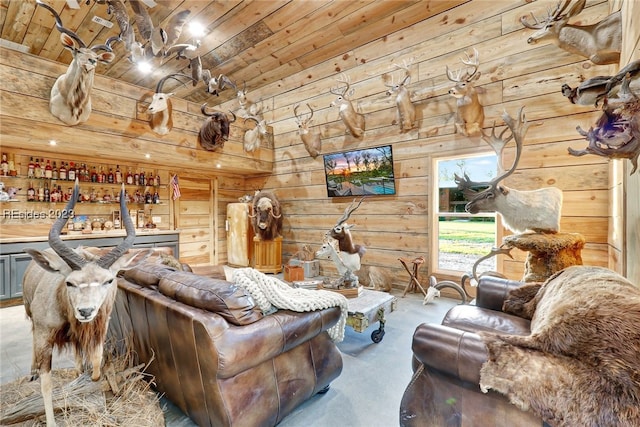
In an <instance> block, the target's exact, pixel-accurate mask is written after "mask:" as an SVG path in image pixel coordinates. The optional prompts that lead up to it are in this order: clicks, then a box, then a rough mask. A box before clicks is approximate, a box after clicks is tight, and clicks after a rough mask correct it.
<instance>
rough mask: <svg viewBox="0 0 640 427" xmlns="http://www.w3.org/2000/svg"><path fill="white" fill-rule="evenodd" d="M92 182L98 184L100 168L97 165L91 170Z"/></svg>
mask: <svg viewBox="0 0 640 427" xmlns="http://www.w3.org/2000/svg"><path fill="white" fill-rule="evenodd" d="M91 182H98V168H97V167H96V165H93V167H92V168H91Z"/></svg>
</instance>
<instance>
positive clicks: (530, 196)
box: [455, 108, 562, 233]
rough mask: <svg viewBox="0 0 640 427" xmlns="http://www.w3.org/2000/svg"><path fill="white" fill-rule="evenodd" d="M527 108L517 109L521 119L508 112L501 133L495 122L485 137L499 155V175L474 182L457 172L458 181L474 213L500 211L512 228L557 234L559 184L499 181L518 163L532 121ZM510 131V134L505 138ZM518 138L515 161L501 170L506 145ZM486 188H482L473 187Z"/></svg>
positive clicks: (560, 206) (518, 231)
mask: <svg viewBox="0 0 640 427" xmlns="http://www.w3.org/2000/svg"><path fill="white" fill-rule="evenodd" d="M523 110H524V108H521V109H520V111H519V112H518V118H517V119H515V120H514V119H513V118H512V117H511V116H509V114H507V113H506V112H505V113H504V114H503V115H502V119H503V120H504V122H505V123H506V124H507V127H506V128H505V129H503V130H502V132H501V133H500V135H499V136H497V135H496V132H495V131H496V129H495V124H494V126H493V129H492V131H491V136H489V137H486V136H483V140H484V141H485V142H486V143H487V144H489V145H490V146H491V147H492V148H493V149H494V151H495V152H496V155H497V156H498V168H499V170H498V176H497V177H495V178H494V179H492V180H491V181H489V182H473V181H471V180H470V179H469V177H468V176H467V175H466V174H465V175H464V177H460V176H458V175H457V174H456V176H455V181H456V183H457V184H458V188H459V189H461V190H462V192H463V193H464V195H465V198H467V200H469V203H467V204H466V206H465V210H466V211H467V212H469V213H472V214H475V213H478V212H480V211H484V212H498V213H499V214H500V215H501V216H502V219H503V220H504V224H505V226H506V227H507V228H509V229H510V230H511V231H513V232H516V233H521V232H524V231H526V230H533V231H536V232H543V233H556V232H558V231H559V230H560V214H561V212H560V211H561V209H562V191H561V190H560V189H558V188H556V187H545V188H540V189H538V190H530V191H519V190H515V189H513V188H509V187H507V186H505V185H502V184H500V182H501V181H503V180H504V179H505V178H507V177H508V176H509V175H511V174H512V173H513V172H514V171H515V170H516V167H517V166H518V162H519V161H520V155H521V154H522V145H523V140H524V136H525V134H526V133H527V130H528V129H529V124H528V123H527V122H526V120H525V117H524V112H523ZM507 131H510V132H511V134H510V135H509V136H507V137H505V134H506V132H507ZM512 139H513V140H515V144H516V156H515V159H514V161H513V164H512V165H511V167H510V168H509V170H507V171H506V172H504V170H503V169H502V152H503V150H504V148H505V146H506V145H507V144H508V143H509V142H510V141H511V140H512ZM479 187H483V188H484V187H486V188H485V189H484V190H482V191H476V190H474V188H479Z"/></svg>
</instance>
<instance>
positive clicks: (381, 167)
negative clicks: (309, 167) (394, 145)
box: [324, 145, 396, 197]
mask: <svg viewBox="0 0 640 427" xmlns="http://www.w3.org/2000/svg"><path fill="white" fill-rule="evenodd" d="M324 172H325V177H326V181H327V194H328V195H329V197H343V196H369V195H370V196H382V195H392V194H396V184H395V181H394V178H393V152H392V150H391V145H385V146H382V147H374V148H364V149H360V150H351V151H343V152H341V153H333V154H325V155H324Z"/></svg>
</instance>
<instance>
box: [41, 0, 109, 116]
mask: <svg viewBox="0 0 640 427" xmlns="http://www.w3.org/2000/svg"><path fill="white" fill-rule="evenodd" d="M36 4H37V5H39V6H42V7H44V8H45V9H47V10H48V11H49V12H51V13H52V14H53V16H54V18H55V20H56V28H57V29H58V31H60V33H61V34H60V41H61V42H62V45H63V46H64V48H65V49H67V50H69V51H70V52H71V54H72V55H73V60H72V61H71V63H70V64H69V68H67V72H66V73H64V74H63V75H61V76H60V77H58V79H57V80H56V82H55V83H54V84H53V87H52V88H51V98H50V99H49V110H50V111H51V114H53V116H55V117H57V118H58V119H59V120H60V121H62V122H64V123H66V124H68V125H71V126H73V125H77V124H79V123H84V122H86V121H87V120H89V115H91V89H92V87H93V77H94V75H95V71H96V65H97V64H98V62H102V63H104V64H107V63H109V62H111V61H113V59H114V58H115V54H114V53H113V52H112V50H111V44H112V43H113V42H114V41H116V40H118V39H119V38H118V37H111V38H109V39H108V40H107V42H106V43H105V44H101V45H96V46H92V47H91V48H87V46H86V44H85V43H84V42H83V41H82V39H80V37H79V36H78V35H77V34H76V33H74V32H73V31H71V30H69V29H67V28H65V27H64V26H63V25H62V20H61V19H60V15H58V13H57V12H56V11H55V10H54V9H53V8H52V7H51V6H49V5H48V4H46V3H43V2H42V1H41V0H37V1H36ZM101 50H104V51H106V52H102V53H98V52H99V51H101Z"/></svg>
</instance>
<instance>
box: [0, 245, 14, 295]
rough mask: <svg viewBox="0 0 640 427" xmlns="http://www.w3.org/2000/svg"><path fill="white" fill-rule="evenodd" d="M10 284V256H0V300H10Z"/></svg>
mask: <svg viewBox="0 0 640 427" xmlns="http://www.w3.org/2000/svg"><path fill="white" fill-rule="evenodd" d="M10 283H11V270H9V255H0V299H4V298H9V292H10V290H11V285H10Z"/></svg>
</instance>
